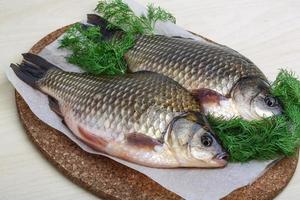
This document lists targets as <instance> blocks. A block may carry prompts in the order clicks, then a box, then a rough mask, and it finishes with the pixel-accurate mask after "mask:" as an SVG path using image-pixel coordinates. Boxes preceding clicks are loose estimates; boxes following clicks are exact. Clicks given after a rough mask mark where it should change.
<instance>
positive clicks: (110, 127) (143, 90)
mask: <svg viewBox="0 0 300 200" xmlns="http://www.w3.org/2000/svg"><path fill="white" fill-rule="evenodd" d="M23 57H24V61H23V63H22V64H20V65H14V64H12V65H11V67H12V69H13V70H14V72H15V73H16V75H17V76H18V77H19V78H20V79H21V80H23V81H24V82H26V83H27V84H29V85H30V86H32V87H34V88H36V89H38V90H40V91H42V92H43V93H45V94H47V95H49V96H50V98H49V105H50V107H51V108H52V110H54V111H55V112H56V113H57V114H58V115H60V116H61V117H62V118H63V120H64V122H65V124H66V125H67V126H68V127H69V129H70V130H71V131H72V132H73V133H74V134H75V135H76V136H77V137H78V138H80V139H81V140H83V141H84V142H85V143H87V144H88V145H90V146H91V147H93V148H94V149H96V150H98V151H101V152H104V153H106V154H108V155H112V156H115V157H119V158H121V159H125V160H128V161H132V162H135V163H138V164H141V165H145V166H150V167H160V168H173V167H223V166H225V165H226V163H227V161H226V159H227V153H226V152H225V150H224V149H223V148H222V146H221V145H220V142H219V140H218V138H217V136H216V135H215V134H213V133H212V131H211V129H210V127H209V125H208V123H207V121H206V119H205V117H204V115H202V114H201V112H200V107H199V105H198V103H197V102H196V100H195V99H194V98H193V96H191V95H190V93H189V92H188V91H187V90H186V89H184V88H183V87H182V86H181V85H179V84H178V83H176V82H175V81H173V80H172V79H170V78H168V77H165V76H163V75H159V74H156V73H153V72H138V73H133V74H128V75H125V76H114V77H109V76H92V75H88V74H79V73H72V72H65V71H62V70H60V69H58V68H57V67H56V66H54V65H52V64H51V63H48V62H47V61H46V60H44V59H42V58H41V57H39V56H37V55H34V54H24V55H23Z"/></svg>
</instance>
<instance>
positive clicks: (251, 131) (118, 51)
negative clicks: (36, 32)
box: [60, 0, 300, 162]
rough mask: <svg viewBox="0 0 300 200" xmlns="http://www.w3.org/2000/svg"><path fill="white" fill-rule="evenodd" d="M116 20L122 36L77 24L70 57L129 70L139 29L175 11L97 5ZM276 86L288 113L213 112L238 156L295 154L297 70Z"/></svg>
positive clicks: (92, 68)
mask: <svg viewBox="0 0 300 200" xmlns="http://www.w3.org/2000/svg"><path fill="white" fill-rule="evenodd" d="M95 11H97V12H98V13H99V15H101V16H102V17H103V18H104V19H106V20H108V21H109V22H110V25H109V26H108V27H107V28H108V29H115V28H116V27H118V28H121V29H122V30H123V31H124V32H123V35H122V37H121V39H113V40H101V37H102V35H101V33H100V28H99V27H98V26H88V27H86V26H82V24H80V23H77V24H75V25H73V26H72V27H71V28H70V29H69V30H68V31H67V32H66V34H65V35H64V37H63V38H62V40H61V41H60V42H61V48H66V49H68V50H71V51H72V54H71V55H70V56H69V57H68V58H67V60H68V62H70V63H72V64H75V65H78V66H79V67H81V68H82V69H84V70H86V71H87V72H89V73H92V74H96V75H100V74H105V75H120V74H125V73H126V71H127V64H126V62H125V60H124V54H125V53H126V52H127V51H128V49H129V48H131V47H132V46H133V45H134V42H135V40H134V37H135V35H136V34H148V35H149V34H150V35H151V34H154V24H155V22H157V21H159V20H160V21H172V22H175V18H174V17H173V15H172V14H170V13H169V12H167V11H165V10H163V9H161V8H160V7H154V6H153V5H148V6H147V15H142V16H136V15H135V14H134V12H133V11H132V10H131V9H130V8H129V6H128V5H127V4H125V3H123V2H122V0H112V1H100V2H99V3H98V5H97V7H96V9H95ZM272 92H273V94H274V95H275V96H278V98H279V100H280V101H281V102H282V105H283V107H284V114H283V115H281V116H275V117H270V118H266V119H263V120H254V121H245V120H243V119H240V118H235V119H231V120H223V119H221V118H213V117H209V122H210V124H211V126H212V127H213V129H214V131H215V132H216V133H218V135H219V137H220V139H221V140H222V142H223V145H224V147H225V148H226V149H227V150H228V152H229V154H230V159H231V161H233V162H247V161H250V160H253V159H257V160H266V159H274V158H276V157H278V156H279V155H287V156H291V155H293V154H294V153H295V151H296V149H297V148H298V147H299V146H300V82H299V80H298V79H297V78H296V75H295V74H293V73H292V72H288V71H286V70H281V71H280V73H279V74H278V76H277V78H276V80H275V82H274V83H273V84H272Z"/></svg>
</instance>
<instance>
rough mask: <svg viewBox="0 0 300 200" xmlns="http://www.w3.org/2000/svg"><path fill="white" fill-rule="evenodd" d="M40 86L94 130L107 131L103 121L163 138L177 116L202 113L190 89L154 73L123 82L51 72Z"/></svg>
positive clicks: (110, 124)
mask: <svg viewBox="0 0 300 200" xmlns="http://www.w3.org/2000/svg"><path fill="white" fill-rule="evenodd" d="M38 85H39V87H40V89H41V90H42V91H44V92H46V93H47V94H50V95H51V96H53V97H55V98H56V99H57V100H58V101H59V102H60V107H61V109H62V111H63V112H71V113H69V114H70V115H72V116H74V118H75V119H76V120H78V122H79V123H82V124H84V125H86V126H88V127H90V128H91V129H99V128H103V127H100V126H99V124H101V123H96V122H99V121H100V122H101V121H103V124H105V126H104V128H105V129H118V131H123V132H128V133H129V132H131V131H132V132H139V131H141V132H143V133H145V134H146V135H149V136H151V137H153V138H159V137H161V135H162V132H163V131H164V129H165V127H166V125H167V124H168V123H169V122H170V120H171V118H172V117H174V115H175V114H176V115H177V114H180V113H183V112H188V111H200V107H199V105H198V103H197V102H196V101H195V100H194V98H193V97H192V96H191V95H190V94H189V93H188V91H187V90H186V89H184V88H183V87H182V86H180V85H179V84H178V83H176V82H175V81H173V80H171V79H169V78H166V77H163V76H161V75H158V74H155V73H150V72H140V73H135V74H131V75H127V76H126V78H120V77H95V76H91V75H88V74H77V73H72V72H63V71H59V70H49V72H48V73H47V74H46V76H45V77H44V78H42V79H40V80H39V82H38ZM153 96H154V97H155V98H153ZM108 113H109V114H108ZM97 124H98V125H97Z"/></svg>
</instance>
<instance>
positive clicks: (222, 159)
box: [212, 152, 229, 167]
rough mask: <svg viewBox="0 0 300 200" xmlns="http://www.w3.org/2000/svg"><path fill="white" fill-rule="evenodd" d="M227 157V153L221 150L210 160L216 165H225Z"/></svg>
mask: <svg viewBox="0 0 300 200" xmlns="http://www.w3.org/2000/svg"><path fill="white" fill-rule="evenodd" d="M228 158H229V155H228V153H227V152H221V153H218V154H217V155H215V156H214V157H213V159H212V160H213V162H214V163H215V164H216V165H217V166H218V167H224V166H225V165H227V162H228V161H227V160H228Z"/></svg>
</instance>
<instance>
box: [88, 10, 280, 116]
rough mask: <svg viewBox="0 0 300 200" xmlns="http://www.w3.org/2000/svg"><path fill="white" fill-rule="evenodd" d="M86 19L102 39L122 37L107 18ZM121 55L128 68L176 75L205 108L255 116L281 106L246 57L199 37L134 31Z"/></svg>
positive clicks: (271, 113)
mask: <svg viewBox="0 0 300 200" xmlns="http://www.w3.org/2000/svg"><path fill="white" fill-rule="evenodd" d="M87 22H88V23H89V24H92V25H96V26H99V27H100V30H101V31H105V32H103V33H104V35H105V36H108V37H106V38H105V39H112V38H114V35H115V37H117V38H121V35H122V33H121V30H120V29H118V28H116V30H112V29H107V28H106V27H107V25H108V24H109V22H108V21H106V20H105V19H103V18H102V17H100V16H98V15H95V14H89V15H88V16H87ZM109 31H110V32H109ZM200 37H202V36H200ZM124 59H125V60H126V63H127V64H128V68H129V70H130V71H131V72H137V71H145V70H146V71H152V72H156V73H159V74H163V75H165V76H168V77H169V78H172V79H173V80H175V81H177V82H178V83H179V84H181V85H182V86H183V87H185V88H186V89H187V90H188V91H190V92H191V93H192V94H193V95H194V96H195V98H196V99H198V102H199V104H200V105H201V106H202V108H203V111H204V112H205V113H206V114H210V115H212V116H215V117H222V118H224V119H231V118H235V117H241V118H243V119H245V120H257V119H262V118H264V117H271V116H276V115H280V114H282V112H283V109H282V106H281V104H280V102H279V101H278V98H277V97H275V96H273V95H272V93H271V86H270V83H269V82H268V80H267V78H266V76H265V75H264V74H263V72H262V71H261V70H260V69H259V68H258V67H257V66H256V65H255V64H254V63H253V62H252V61H251V60H249V59H248V58H246V57H245V56H243V55H241V54H240V53H239V52H237V51H235V50H233V49H231V48H229V47H227V46H224V45H220V44H218V43H216V42H213V41H211V40H209V39H206V38H204V37H202V40H199V41H198V40H195V39H191V38H182V37H177V36H175V37H170V36H165V35H141V34H139V35H137V36H136V38H135V44H134V45H133V47H132V48H130V49H129V50H128V51H127V52H126V53H125V55H124Z"/></svg>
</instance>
